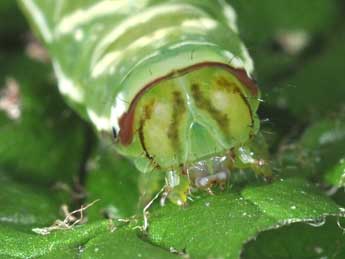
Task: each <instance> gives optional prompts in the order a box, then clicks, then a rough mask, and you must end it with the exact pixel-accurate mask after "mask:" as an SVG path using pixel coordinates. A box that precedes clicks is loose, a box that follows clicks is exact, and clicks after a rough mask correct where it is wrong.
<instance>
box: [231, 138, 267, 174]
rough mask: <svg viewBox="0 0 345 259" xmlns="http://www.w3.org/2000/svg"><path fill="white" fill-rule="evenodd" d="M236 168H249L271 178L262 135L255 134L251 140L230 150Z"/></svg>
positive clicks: (265, 145)
mask: <svg viewBox="0 0 345 259" xmlns="http://www.w3.org/2000/svg"><path fill="white" fill-rule="evenodd" d="M232 155H233V161H234V165H235V167H236V168H251V169H252V170H253V171H254V172H255V173H256V174H257V175H260V176H263V177H265V178H266V179H271V178H272V170H271V166H270V163H269V154H268V147H267V144H266V142H265V139H264V138H263V136H261V135H258V136H256V137H255V138H254V139H253V141H251V142H249V143H247V144H245V145H241V146H239V147H236V148H234V149H233V150H232Z"/></svg>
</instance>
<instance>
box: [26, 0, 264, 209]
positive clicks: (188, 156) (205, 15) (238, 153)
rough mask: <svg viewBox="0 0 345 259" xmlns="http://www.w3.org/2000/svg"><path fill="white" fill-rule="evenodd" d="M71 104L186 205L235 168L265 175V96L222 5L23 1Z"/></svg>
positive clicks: (173, 0)
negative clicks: (162, 176) (262, 131)
mask: <svg viewBox="0 0 345 259" xmlns="http://www.w3.org/2000/svg"><path fill="white" fill-rule="evenodd" d="M19 4H20V5H21V7H22V9H23V11H24V12H25V14H26V16H27V18H28V20H29V21H30V23H31V25H32V28H33V30H34V31H35V32H36V34H37V35H38V37H39V38H40V39H41V40H42V41H43V42H44V44H45V46H46V47H47V49H48V52H49V54H50V56H51V59H52V64H53V68H54V71H55V74H56V77H57V80H58V87H59V90H60V92H61V94H62V95H63V96H64V97H65V99H66V101H67V102H68V103H69V105H70V106H71V107H73V108H74V109H75V110H76V111H77V112H78V113H79V114H80V115H81V116H82V117H84V118H85V119H86V120H88V121H90V122H91V123H92V124H93V125H94V127H95V128H96V129H97V131H99V132H100V133H102V134H103V135H104V134H105V135H112V136H113V138H114V142H115V144H114V145H115V148H116V150H117V151H118V152H119V153H120V154H122V155H124V156H126V157H128V158H130V159H131V160H132V161H133V162H134V163H135V165H136V167H137V168H138V169H139V170H140V171H141V172H142V173H144V174H148V173H152V172H159V173H165V174H166V188H165V192H164V193H165V194H164V195H162V196H164V197H165V198H166V197H167V198H168V199H169V200H170V201H172V202H173V203H175V204H178V205H183V204H185V203H186V202H187V198H188V195H189V193H190V192H191V190H192V189H205V190H208V191H211V187H212V186H214V185H220V186H222V185H224V183H225V182H226V181H227V180H228V178H229V174H230V173H231V171H233V169H234V168H252V169H253V170H254V171H255V172H257V173H260V174H264V175H269V174H270V170H269V168H268V166H267V163H266V160H265V159H262V158H261V156H260V149H262V146H263V145H262V143H260V141H259V144H258V141H256V137H257V136H258V135H259V128H260V123H259V119H258V116H257V109H258V106H259V98H260V91H259V88H258V86H257V85H256V82H255V80H253V79H252V73H253V62H252V60H251V58H250V56H249V54H248V51H247V49H246V47H245V46H244V44H243V43H242V41H241V40H240V38H239V35H238V29H237V26H236V12H235V10H234V9H233V8H232V7H231V6H230V5H229V4H228V3H226V2H225V0H205V1H199V0H132V1H130V0H128V1H124V0H101V1H98V0H87V1H85V0H74V1H69V0H19Z"/></svg>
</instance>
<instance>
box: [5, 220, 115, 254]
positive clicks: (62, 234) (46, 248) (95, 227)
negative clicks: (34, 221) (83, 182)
mask: <svg viewBox="0 0 345 259" xmlns="http://www.w3.org/2000/svg"><path fill="white" fill-rule="evenodd" d="M109 229H110V227H109V222H108V221H102V222H97V223H92V224H86V225H81V226H76V227H74V228H73V229H70V230H59V231H55V232H52V233H50V234H49V235H47V236H41V235H38V234H35V233H33V232H31V233H30V232H23V231H20V230H15V229H13V228H11V227H8V226H6V225H1V224H0V239H1V243H0V256H13V257H20V258H31V257H36V256H41V255H45V254H47V253H49V252H53V251H57V250H62V249H68V248H73V247H74V248H76V247H78V246H80V245H83V244H85V243H86V242H87V241H88V240H90V239H91V238H92V237H94V236H96V235H98V234H100V233H103V232H106V231H109Z"/></svg>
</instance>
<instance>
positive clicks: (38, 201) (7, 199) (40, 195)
mask: <svg viewBox="0 0 345 259" xmlns="http://www.w3.org/2000/svg"><path fill="white" fill-rule="evenodd" d="M0 182H1V189H0V204H1V205H0V208H1V209H0V224H3V225H8V226H13V227H16V225H18V226H22V228H26V229H30V228H31V227H32V226H44V225H47V224H51V223H52V222H53V221H54V220H55V219H56V215H57V214H58V211H59V207H60V205H61V204H60V201H59V199H58V197H57V195H56V193H53V192H51V191H50V192H49V191H48V190H47V189H45V188H43V187H39V188H37V186H34V185H29V184H27V183H17V182H15V181H13V180H11V179H10V178H8V177H6V176H5V175H4V174H3V173H1V172H0ZM0 235H1V233H0ZM0 251H1V249H0Z"/></svg>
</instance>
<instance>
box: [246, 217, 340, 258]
mask: <svg viewBox="0 0 345 259" xmlns="http://www.w3.org/2000/svg"><path fill="white" fill-rule="evenodd" d="M322 224H324V225H322ZM344 242H345V235H344V233H343V231H342V230H341V229H340V228H339V227H338V225H337V223H336V222H335V220H334V219H333V218H330V219H329V220H327V222H325V221H323V222H322V221H321V222H320V223H319V226H317V225H314V227H312V226H311V225H307V224H302V223H297V224H293V225H290V226H285V227H282V228H280V229H276V230H271V231H267V232H263V233H261V234H260V235H259V236H258V238H257V239H256V240H255V241H254V240H253V241H251V242H250V243H248V245H246V247H245V249H244V254H243V258H245V259H254V258H266V259H270V258H272V259H273V258H280V259H287V258H326V257H327V258H339V259H340V258H344V257H345V247H344V245H343V244H344Z"/></svg>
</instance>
